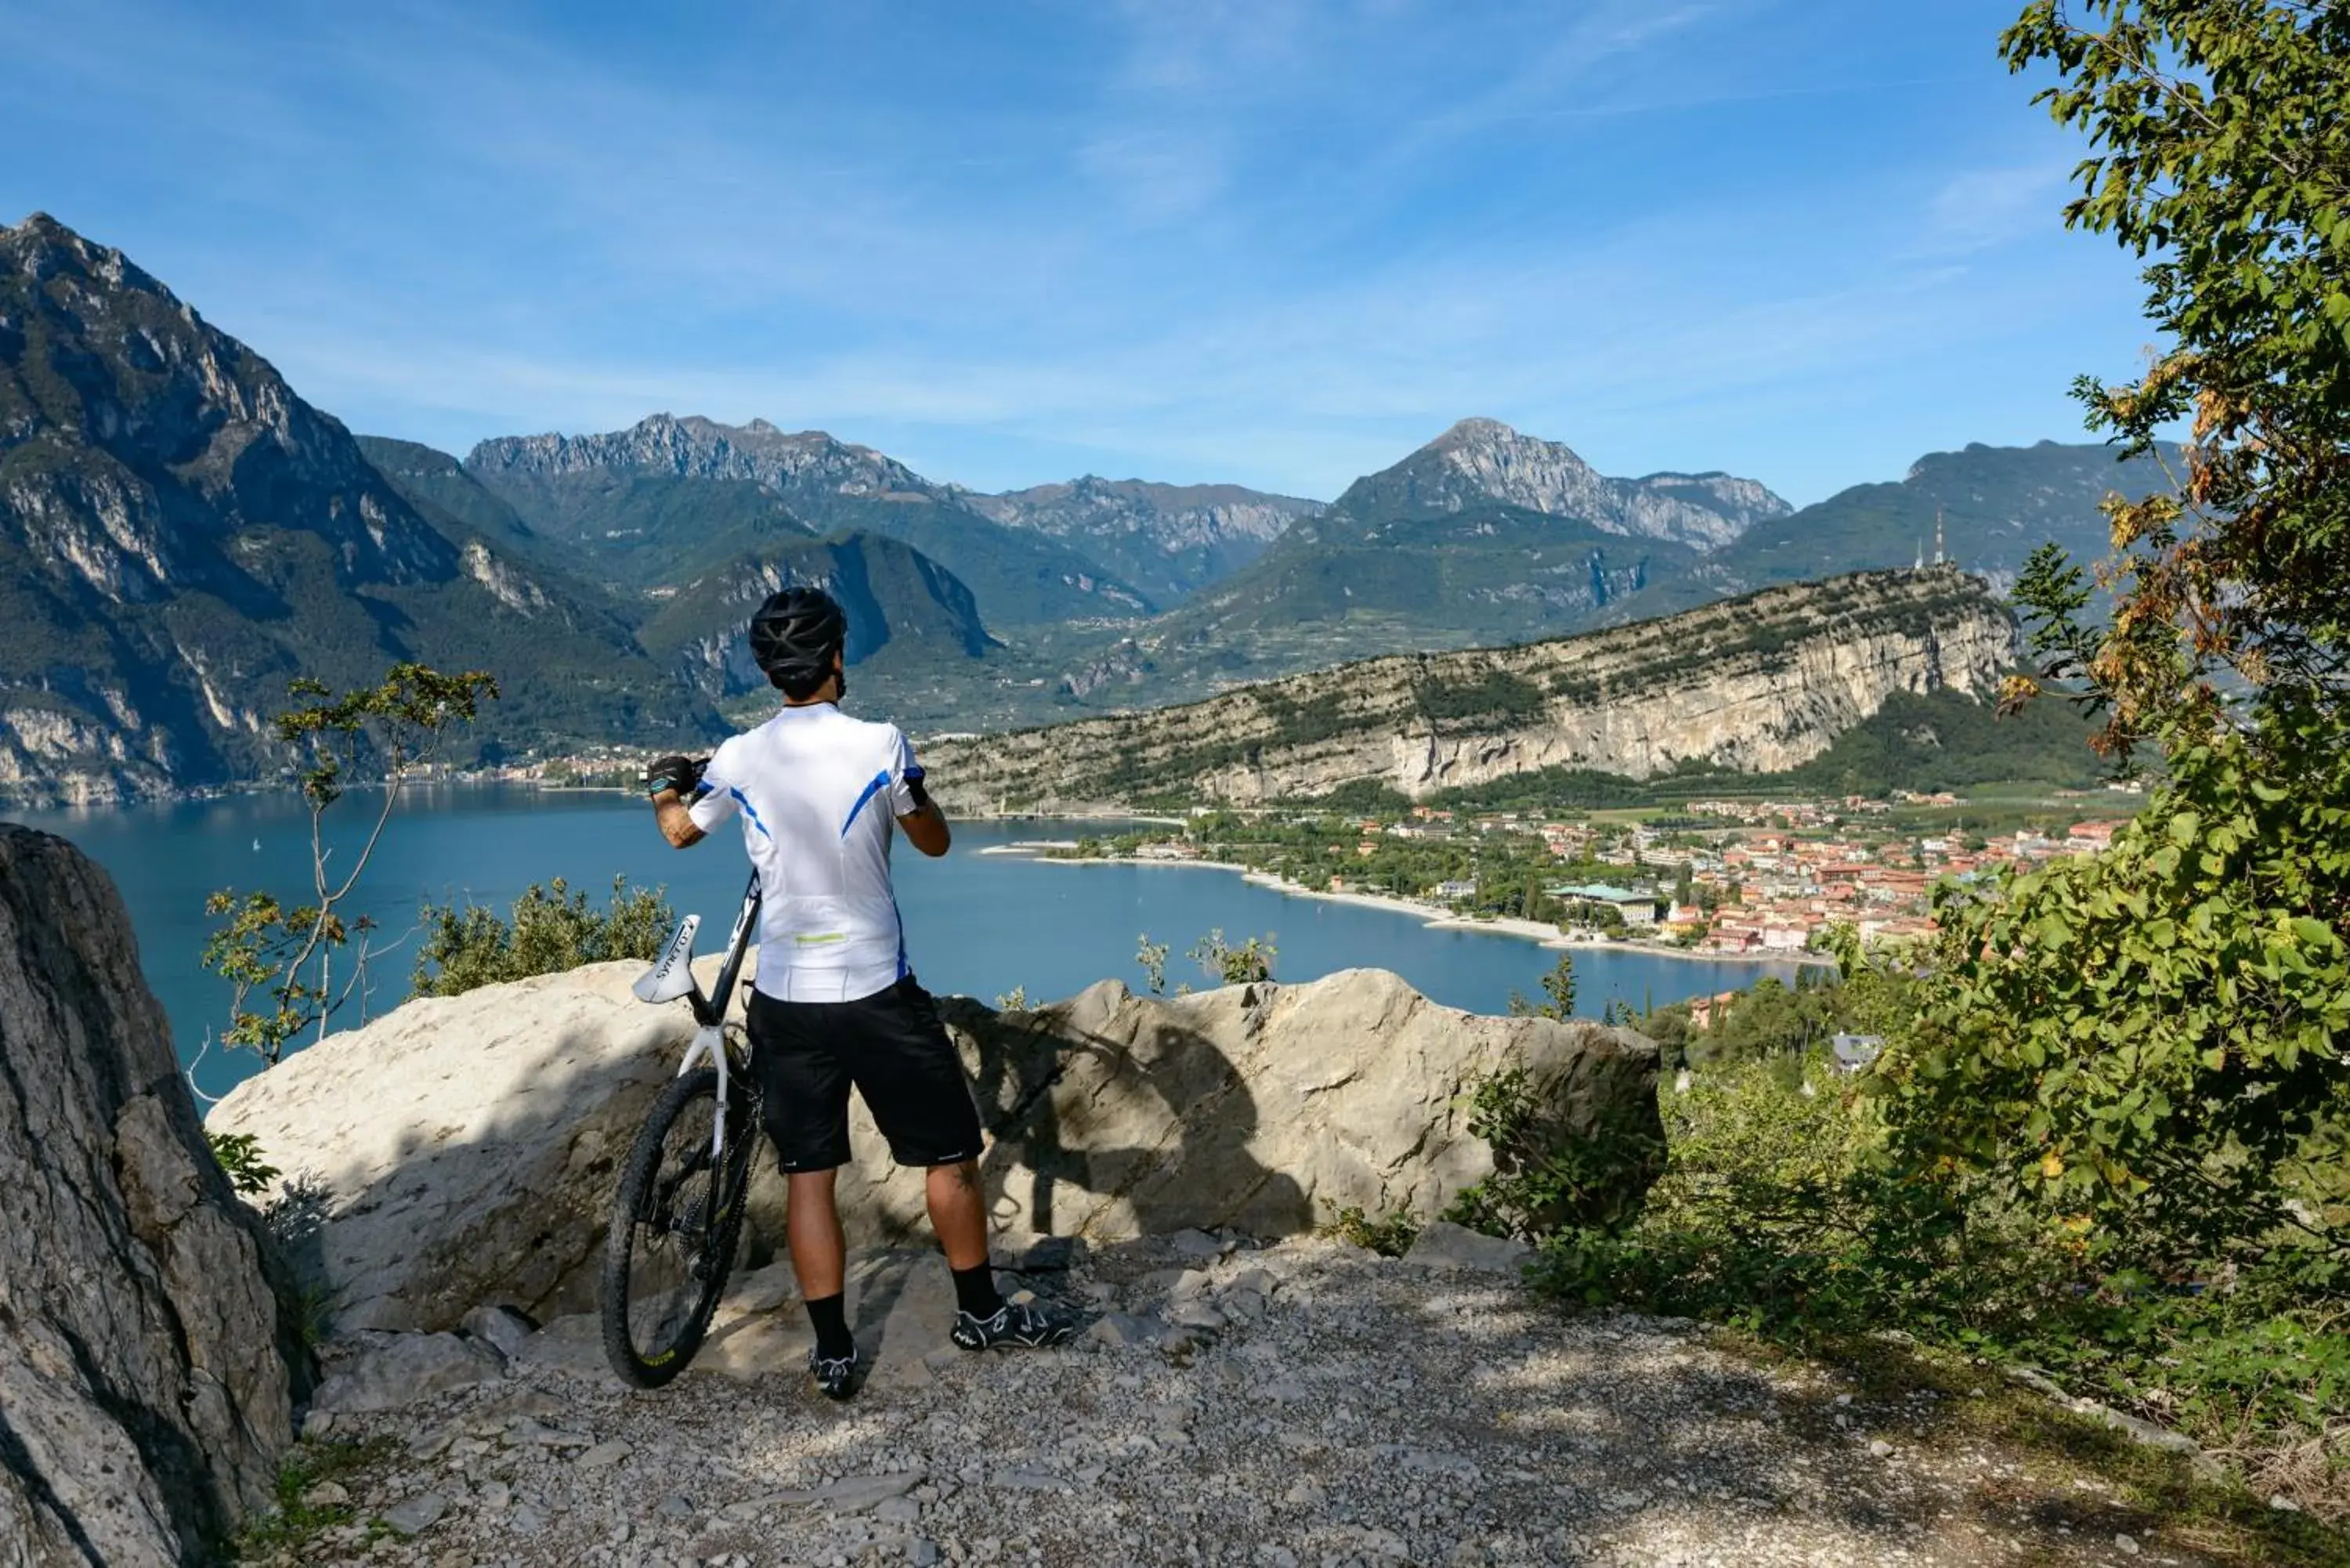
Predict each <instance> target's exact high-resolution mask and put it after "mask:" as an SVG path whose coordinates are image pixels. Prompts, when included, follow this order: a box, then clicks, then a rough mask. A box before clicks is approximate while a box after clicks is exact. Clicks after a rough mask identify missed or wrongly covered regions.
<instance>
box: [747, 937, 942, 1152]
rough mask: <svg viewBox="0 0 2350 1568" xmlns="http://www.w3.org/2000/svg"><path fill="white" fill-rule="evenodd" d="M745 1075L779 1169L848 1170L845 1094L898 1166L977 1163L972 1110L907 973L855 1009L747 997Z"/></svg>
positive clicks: (927, 1005)
mask: <svg viewBox="0 0 2350 1568" xmlns="http://www.w3.org/2000/svg"><path fill="white" fill-rule="evenodd" d="M750 1033H751V1075H752V1076H753V1077H754V1078H755V1079H756V1080H757V1081H758V1084H759V1090H760V1093H761V1094H762V1095H764V1096H765V1101H766V1121H767V1136H768V1137H771V1138H773V1139H774V1140H775V1158H777V1159H778V1160H780V1161H781V1162H782V1164H783V1168H784V1169H785V1170H786V1171H796V1170H830V1169H833V1168H835V1167H837V1166H843V1165H847V1163H848V1091H849V1088H850V1086H851V1085H854V1086H855V1087H856V1090H857V1092H858V1094H859V1095H861V1096H864V1099H865V1108H866V1109H867V1110H868V1111H870V1112H872V1113H873V1123H874V1125H875V1126H876V1127H879V1128H880V1129H881V1136H882V1137H885V1138H887V1139H889V1156H890V1158H892V1159H895V1160H896V1161H897V1162H898V1163H899V1165H956V1164H960V1163H961V1162H962V1161H963V1160H966V1159H976V1158H979V1152H980V1144H981V1132H980V1126H979V1106H978V1104H977V1102H975V1101H974V1100H973V1099H972V1094H971V1084H970V1082H969V1080H968V1079H966V1078H965V1077H964V1075H963V1070H962V1057H961V1056H959V1055H957V1054H955V1048H954V1042H953V1041H952V1040H951V1039H949V1038H948V1037H947V1032H946V1026H945V1025H944V1024H942V1023H940V1022H939V1013H938V1009H937V1008H936V1007H935V1006H933V1005H932V1004H931V993H930V992H927V991H924V990H923V989H922V988H921V987H920V986H919V985H917V984H916V983H914V977H913V976H912V975H908V976H907V977H906V978H905V979H903V980H901V981H899V982H898V983H897V984H895V985H893V986H891V987H889V989H888V990H887V991H881V992H875V993H874V994H873V995H871V996H864V997H859V998H858V999H857V1000H856V1001H855V1002H780V1001H777V1000H776V999H775V998H774V997H772V996H769V995H767V994H766V993H765V992H760V991H754V992H752V993H751V1006H750Z"/></svg>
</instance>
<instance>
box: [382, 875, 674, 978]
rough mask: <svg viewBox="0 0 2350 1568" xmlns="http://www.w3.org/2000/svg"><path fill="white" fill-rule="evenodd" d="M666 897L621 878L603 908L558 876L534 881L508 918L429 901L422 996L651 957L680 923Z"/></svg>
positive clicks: (419, 961)
mask: <svg viewBox="0 0 2350 1568" xmlns="http://www.w3.org/2000/svg"><path fill="white" fill-rule="evenodd" d="M664 895H665V889H662V888H633V889H631V888H629V886H628V880H627V878H626V877H613V878H612V896H611V900H610V902H609V903H608V905H607V906H606V907H605V908H604V909H592V908H590V907H589V906H588V902H587V894H586V893H584V892H574V891H573V890H572V889H571V888H569V887H568V886H567V884H566V883H565V882H564V880H563V878H562V877H556V878H555V880H554V881H553V882H551V883H549V884H548V885H547V886H546V887H545V888H541V887H540V886H539V885H538V884H537V883H536V882H534V883H532V884H531V885H530V887H529V888H526V889H525V890H524V893H523V896H522V897H521V898H517V899H515V904H514V909H513V911H512V918H511V919H500V918H499V917H498V915H497V912H496V911H495V910H493V909H486V908H484V907H483V906H482V905H479V904H472V903H469V904H467V905H465V906H464V907H463V908H462V909H459V908H456V907H454V906H436V905H427V906H426V907H425V909H424V912H423V924H424V933H425V934H424V943H423V946H422V947H421V949H419V950H418V952H417V955H416V974H415V978H414V984H415V991H416V994H417V995H419V996H456V995H460V994H462V993H463V992H468V991H471V990H473V988H474V987H476V986H482V985H495V984H497V983H499V982H500V981H509V980H524V979H527V978H528V977H529V976H531V975H535V974H556V973H560V972H562V971H566V970H572V969H577V968H578V967H579V966H580V965H581V964H584V963H602V962H605V961H609V960H612V959H642V960H644V961H647V962H650V961H652V960H653V959H654V958H656V957H658V956H659V955H660V949H661V943H662V942H663V941H664V940H667V939H668V937H669V934H670V929H671V927H672V926H673V925H675V924H676V922H677V912H676V911H675V910H674V909H671V908H670V904H669V899H668V898H666V897H665V896H664Z"/></svg>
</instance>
